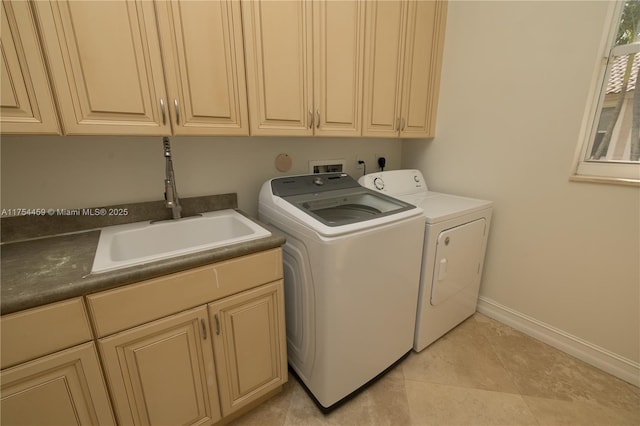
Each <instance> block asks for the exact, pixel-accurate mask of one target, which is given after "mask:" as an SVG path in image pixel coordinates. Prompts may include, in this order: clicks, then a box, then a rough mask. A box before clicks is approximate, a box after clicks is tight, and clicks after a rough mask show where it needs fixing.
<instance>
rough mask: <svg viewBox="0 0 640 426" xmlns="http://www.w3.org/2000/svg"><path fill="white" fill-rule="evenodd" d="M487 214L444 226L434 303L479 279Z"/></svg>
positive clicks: (445, 298)
mask: <svg viewBox="0 0 640 426" xmlns="http://www.w3.org/2000/svg"><path fill="white" fill-rule="evenodd" d="M485 229H486V220H485V219H484V218H482V219H478V220H475V221H473V222H469V223H465V224H463V225H460V226H456V227H454V228H449V229H445V230H444V231H442V232H441V233H440V235H438V242H437V246H436V260H435V262H436V263H435V267H434V270H433V285H432V287H431V304H432V305H434V306H435V305H438V304H439V303H442V302H444V301H445V300H447V299H448V298H449V297H451V296H453V295H454V294H456V293H458V292H459V291H460V290H462V289H464V288H465V287H467V286H470V285H473V284H474V283H476V282H477V280H479V279H480V270H481V268H480V266H481V265H480V264H481V262H482V258H481V257H482V243H483V240H484V233H485Z"/></svg>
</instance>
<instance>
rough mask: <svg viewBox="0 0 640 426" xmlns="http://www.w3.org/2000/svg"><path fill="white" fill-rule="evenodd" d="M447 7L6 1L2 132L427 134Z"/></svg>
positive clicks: (219, 0) (354, 1)
mask: <svg viewBox="0 0 640 426" xmlns="http://www.w3.org/2000/svg"><path fill="white" fill-rule="evenodd" d="M446 8H447V3H446V1H444V0H432V1H415V0H398V1H384V0H380V1H378V0H366V1H365V0H350V1H330V0H309V1H270V0H243V1H242V2H238V1H233V0H216V1H165V0H156V1H151V0H127V1H124V0H122V1H93V2H89V1H73V0H49V1H46V0H41V1H32V2H26V1H13V0H2V26H1V27H2V39H1V41H2V53H3V57H2V59H3V61H2V70H1V72H2V75H1V77H2V92H1V95H2V110H1V122H0V123H1V124H2V129H1V131H2V132H3V133H54V134H55V133H60V131H62V133H64V134H68V135H150V136H171V135H176V136H177V135H208V136H216V135H228V136H241V135H245V136H246V135H249V134H251V135H253V136H314V135H316V136H340V137H344V136H352V137H353V136H367V137H372V136H373V137H376V136H379V137H432V136H434V132H435V119H436V107H437V102H438V91H439V85H440V66H441V61H442V50H443V43H444V28H445V20H446ZM36 23H37V26H36ZM38 40H41V43H42V46H40V44H39V43H40V42H39V41H38ZM245 61H246V66H245ZM47 74H48V75H47ZM245 76H246V78H245ZM54 101H55V102H54ZM58 119H59V120H60V121H58ZM60 126H61V127H60Z"/></svg>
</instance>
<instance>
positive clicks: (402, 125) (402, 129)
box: [400, 117, 405, 132]
mask: <svg viewBox="0 0 640 426" xmlns="http://www.w3.org/2000/svg"><path fill="white" fill-rule="evenodd" d="M404 124H405V121H404V117H402V124H401V125H400V131H401V132H404Z"/></svg>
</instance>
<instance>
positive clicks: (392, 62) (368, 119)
mask: <svg viewBox="0 0 640 426" xmlns="http://www.w3.org/2000/svg"><path fill="white" fill-rule="evenodd" d="M366 8H367V23H366V27H367V38H366V43H365V44H366V47H365V72H364V85H365V88H364V101H363V111H364V114H363V128H362V135H363V136H382V137H397V136H398V130H399V128H400V117H399V114H400V102H401V98H400V92H401V84H402V61H403V58H404V49H403V47H404V38H405V33H406V28H405V26H406V25H405V24H406V14H407V3H406V2H400V1H394V2H391V1H371V2H367V5H366Z"/></svg>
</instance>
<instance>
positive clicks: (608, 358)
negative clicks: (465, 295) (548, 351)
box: [478, 296, 640, 387]
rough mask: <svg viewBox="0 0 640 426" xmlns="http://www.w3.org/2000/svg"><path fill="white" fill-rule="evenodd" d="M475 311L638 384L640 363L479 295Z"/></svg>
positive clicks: (639, 382)
mask: <svg viewBox="0 0 640 426" xmlns="http://www.w3.org/2000/svg"><path fill="white" fill-rule="evenodd" d="M478 312H480V313H481V314H484V315H486V316H488V317H490V318H493V319H495V320H496V321H499V322H501V323H503V324H506V325H508V326H510V327H512V328H514V329H516V330H518V331H521V332H522V333H524V334H526V335H528V336H531V337H533V338H535V339H537V340H540V341H542V342H544V343H546V344H548V345H550V346H553V347H554V348H557V349H559V350H561V351H563V352H566V353H568V354H569V355H572V356H574V357H576V358H578V359H580V360H582V361H584V362H586V363H588V364H591V365H593V366H594V367H597V368H599V369H601V370H603V371H606V372H607V373H609V374H612V375H614V376H616V377H618V378H620V379H622V380H624V381H625V382H628V383H631V384H632V385H634V386H638V387H640V363H638V362H635V361H632V360H630V359H628V358H625V357H623V356H620V355H618V354H615V353H613V352H611V351H609V350H607V349H604V348H601V347H599V346H596V345H594V344H592V343H589V342H587V341H586V340H582V339H580V338H578V337H575V336H572V335H571V334H569V333H567V332H565V331H562V330H560V329H558V328H555V327H553V326H550V325H548V324H545V323H543V322H542V321H538V320H537V319H535V318H532V317H530V316H528V315H525V314H523V313H521V312H518V311H515V310H513V309H511V308H508V307H506V306H504V305H501V304H500V303H498V302H496V301H494V300H491V299H488V298H486V297H482V296H480V297H479V299H478Z"/></svg>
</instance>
